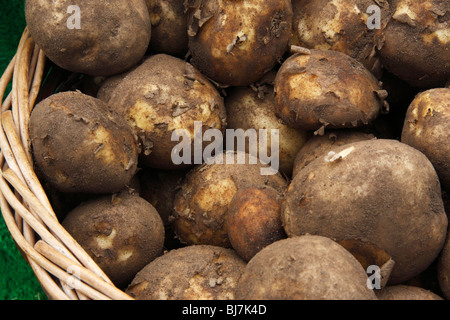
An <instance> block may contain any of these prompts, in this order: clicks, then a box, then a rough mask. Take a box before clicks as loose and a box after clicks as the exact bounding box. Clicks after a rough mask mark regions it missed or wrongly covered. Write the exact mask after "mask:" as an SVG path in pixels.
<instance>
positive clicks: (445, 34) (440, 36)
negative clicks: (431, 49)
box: [422, 28, 450, 45]
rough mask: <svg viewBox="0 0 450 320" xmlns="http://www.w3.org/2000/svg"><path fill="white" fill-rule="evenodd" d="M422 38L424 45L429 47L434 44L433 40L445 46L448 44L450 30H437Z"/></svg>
mask: <svg viewBox="0 0 450 320" xmlns="http://www.w3.org/2000/svg"><path fill="white" fill-rule="evenodd" d="M422 38H423V41H425V43H427V44H430V45H431V44H433V43H434V40H435V39H436V40H437V41H439V42H440V43H441V44H443V45H446V44H449V43H450V29H449V28H447V29H439V30H436V31H434V32H432V33H428V34H424V35H423V36H422Z"/></svg>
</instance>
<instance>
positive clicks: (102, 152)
mask: <svg viewBox="0 0 450 320" xmlns="http://www.w3.org/2000/svg"><path fill="white" fill-rule="evenodd" d="M111 141H113V139H112V137H111V134H110V133H109V132H108V130H106V129H105V128H104V127H101V126H99V127H97V128H96V129H95V130H93V131H92V133H91V136H90V139H89V140H88V141H86V142H87V143H88V144H94V145H97V146H98V148H97V150H96V151H95V157H96V158H101V159H102V160H103V161H104V162H105V163H114V162H116V161H117V160H118V159H117V157H118V156H119V155H118V154H115V153H114V151H113V150H112V148H111Z"/></svg>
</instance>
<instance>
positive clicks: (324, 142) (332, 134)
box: [292, 129, 375, 177]
mask: <svg viewBox="0 0 450 320" xmlns="http://www.w3.org/2000/svg"><path fill="white" fill-rule="evenodd" d="M370 139H375V136H374V135H373V134H370V133H364V132H361V131H356V130H352V129H349V130H347V129H340V130H330V131H327V132H326V133H325V134H324V135H323V136H313V137H312V138H311V139H309V140H308V141H307V142H306V143H305V145H304V146H303V147H302V148H301V149H300V150H299V151H298V152H297V154H296V155H295V159H294V165H293V166H294V168H293V174H292V176H293V177H295V176H296V175H297V173H298V172H299V171H300V170H302V169H303V168H304V167H306V166H307V165H308V164H310V163H311V162H312V161H314V160H315V159H317V158H319V157H325V156H327V155H328V153H330V152H332V151H334V149H336V148H338V147H341V146H343V145H345V144H347V143H351V142H356V141H364V140H370Z"/></svg>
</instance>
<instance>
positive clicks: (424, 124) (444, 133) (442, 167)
mask: <svg viewBox="0 0 450 320" xmlns="http://www.w3.org/2000/svg"><path fill="white" fill-rule="evenodd" d="M401 141H402V142H403V143H406V144H408V145H410V146H411V147H413V148H415V149H417V150H419V151H421V152H423V153H424V154H425V155H426V156H427V158H428V159H429V160H430V161H431V163H432V164H433V166H434V168H435V169H436V172H437V173H438V176H439V178H440V180H441V184H442V185H443V186H444V187H445V188H447V189H450V144H449V141H450V89H449V88H436V89H430V90H426V91H424V92H421V93H419V94H418V95H417V96H416V97H415V99H414V100H413V101H412V102H411V105H410V106H409V108H408V111H407V113H406V117H405V122H404V126H403V131H402V136H401Z"/></svg>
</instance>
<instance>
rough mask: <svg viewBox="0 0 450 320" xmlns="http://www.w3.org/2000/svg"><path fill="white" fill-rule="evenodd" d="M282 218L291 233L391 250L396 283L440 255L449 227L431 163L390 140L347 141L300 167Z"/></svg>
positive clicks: (289, 191)
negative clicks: (318, 236) (356, 242)
mask: <svg viewBox="0 0 450 320" xmlns="http://www.w3.org/2000/svg"><path fill="white" fill-rule="evenodd" d="M282 220H283V225H284V228H285V230H286V233H287V235H288V236H299V235H303V234H307V233H308V234H315V235H321V236H326V237H329V238H332V239H334V240H336V241H341V240H358V241H360V242H363V243H366V244H368V245H369V247H370V245H372V246H375V247H378V248H379V249H380V250H383V251H385V252H386V253H387V254H389V255H390V256H391V258H392V259H393V261H394V262H395V266H394V268H393V270H392V273H391V276H390V278H389V282H388V284H389V285H393V284H398V283H400V282H403V281H406V280H408V279H411V278H412V277H414V276H416V275H418V274H419V273H421V272H422V271H423V270H425V269H426V268H427V267H428V266H429V265H430V264H431V263H432V262H433V260H435V259H436V257H437V255H438V254H439V252H440V250H441V249H442V246H443V244H444V241H445V236H446V230H447V225H448V220H447V216H446V214H445V211H444V206H443V202H442V197H441V189H440V184H439V179H438V177H437V174H436V172H435V170H434V168H433V166H432V164H431V163H430V161H429V160H428V159H427V158H426V157H425V156H424V155H423V154H422V153H421V152H419V151H417V150H416V149H414V148H412V147H410V146H408V145H406V144H403V143H400V142H398V141H396V140H385V139H379V140H368V141H359V142H354V143H350V144H346V145H344V146H342V147H340V148H337V149H336V150H335V152H334V153H332V154H329V155H328V156H327V157H320V158H318V159H316V160H314V161H313V162H311V163H310V164H309V165H307V166H306V167H305V168H304V169H302V170H300V171H299V172H298V174H297V175H296V176H295V177H294V179H293V180H292V182H291V184H290V186H289V188H288V190H287V193H286V197H285V202H284V204H283V209H282ZM368 254H371V253H370V252H368ZM379 267H380V268H381V267H382V266H379Z"/></svg>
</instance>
